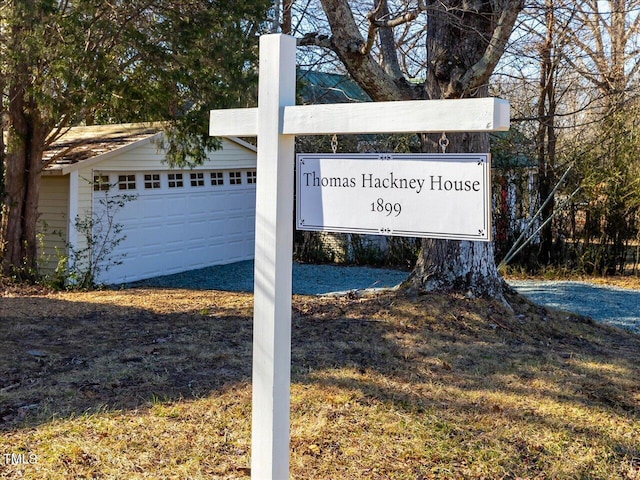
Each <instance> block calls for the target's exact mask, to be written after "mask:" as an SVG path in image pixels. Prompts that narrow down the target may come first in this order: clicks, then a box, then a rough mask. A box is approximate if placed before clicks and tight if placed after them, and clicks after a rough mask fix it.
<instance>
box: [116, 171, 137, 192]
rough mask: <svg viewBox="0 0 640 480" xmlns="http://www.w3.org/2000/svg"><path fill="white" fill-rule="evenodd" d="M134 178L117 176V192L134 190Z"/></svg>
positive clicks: (131, 176) (133, 176)
mask: <svg viewBox="0 0 640 480" xmlns="http://www.w3.org/2000/svg"><path fill="white" fill-rule="evenodd" d="M135 189H136V176H135V174H134V175H118V190H135Z"/></svg>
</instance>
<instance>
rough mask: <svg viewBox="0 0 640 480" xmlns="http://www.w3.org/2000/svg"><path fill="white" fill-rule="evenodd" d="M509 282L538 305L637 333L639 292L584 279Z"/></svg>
mask: <svg viewBox="0 0 640 480" xmlns="http://www.w3.org/2000/svg"><path fill="white" fill-rule="evenodd" d="M509 284H510V285H511V286H512V287H513V288H515V289H516V290H517V291H518V292H520V293H522V294H523V295H525V296H526V297H528V298H530V299H531V300H533V301H534V302H536V303H538V304H540V305H546V306H548V307H553V308H560V309H562V310H568V311H570V312H575V313H579V314H581V315H586V316H588V317H591V318H593V319H594V320H598V321H602V322H604V323H608V324H609V325H614V326H616V327H622V328H626V329H629V330H633V331H635V332H638V333H640V291H638V290H629V289H624V288H616V287H609V286H603V285H593V284H591V283H586V282H568V281H537V280H536V281H534V280H517V281H516V280H512V281H509Z"/></svg>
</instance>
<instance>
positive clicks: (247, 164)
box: [39, 124, 256, 284]
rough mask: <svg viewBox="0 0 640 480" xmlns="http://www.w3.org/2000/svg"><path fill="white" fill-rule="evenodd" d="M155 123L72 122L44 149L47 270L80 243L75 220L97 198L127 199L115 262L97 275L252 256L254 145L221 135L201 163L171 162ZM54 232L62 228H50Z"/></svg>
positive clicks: (129, 275) (160, 271) (118, 218)
mask: <svg viewBox="0 0 640 480" xmlns="http://www.w3.org/2000/svg"><path fill="white" fill-rule="evenodd" d="M162 135H163V134H162V132H160V131H159V127H157V126H155V127H154V126H149V125H140V124H127V125H110V126H95V127H77V128H74V129H71V130H70V131H69V132H68V133H67V134H65V136H63V137H62V138H61V139H60V140H58V141H57V142H55V144H53V145H52V147H50V148H49V149H48V150H47V153H46V155H48V156H56V157H57V159H56V160H55V161H54V162H53V163H52V164H51V165H50V167H48V168H47V170H46V171H45V172H44V175H43V178H42V183H41V192H40V202H39V209H40V214H41V225H43V232H44V233H45V254H46V256H48V257H50V259H51V260H50V264H49V267H51V266H52V263H53V261H54V260H55V258H54V257H55V255H53V252H54V251H55V250H56V247H57V249H58V251H60V250H61V249H65V248H66V245H67V243H68V244H70V245H72V246H74V248H75V249H76V250H78V249H79V248H83V247H84V246H85V245H83V243H84V244H86V240H85V239H84V236H83V235H81V234H79V233H78V231H77V230H76V228H75V222H76V218H86V217H87V216H88V215H94V218H100V217H101V215H100V213H101V210H104V208H105V207H104V205H105V199H107V198H114V197H117V196H121V195H130V196H134V197H135V199H134V200H131V201H127V202H124V206H123V207H122V208H121V209H119V210H118V211H117V212H116V215H115V223H117V224H119V225H121V226H122V233H121V234H120V236H121V237H122V236H124V237H125V238H124V240H123V241H121V242H120V243H119V244H118V245H117V246H116V247H115V250H114V251H113V252H112V254H111V255H110V257H111V260H112V261H113V260H117V259H119V260H120V261H121V262H122V263H121V264H119V265H113V264H112V263H113V262H112V261H111V262H108V263H110V267H109V269H108V270H106V271H105V270H104V269H103V270H101V272H100V274H99V277H98V278H96V281H97V282H99V283H104V284H117V283H124V282H132V281H136V280H142V279H145V278H151V277H155V276H160V275H167V274H171V273H178V272H183V271H187V270H193V269H197V268H203V267H207V266H211V265H219V264H225V263H231V262H236V261H241V260H248V259H251V258H253V255H254V238H255V231H254V229H255V185H256V151H255V148H254V147H253V146H252V145H250V144H248V143H246V142H244V141H242V140H240V139H228V138H227V139H223V140H222V149H221V150H216V151H211V152H209V154H208V159H207V161H206V162H205V164H204V165H201V166H198V167H195V168H193V169H189V168H185V169H170V168H169V167H168V166H167V164H166V163H165V162H164V158H165V154H164V151H163V150H162V148H161V147H160V146H161V140H162ZM59 233H61V235H60V234H59Z"/></svg>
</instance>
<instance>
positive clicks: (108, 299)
mask: <svg viewBox="0 0 640 480" xmlns="http://www.w3.org/2000/svg"><path fill="white" fill-rule="evenodd" d="M2 292H4V293H2ZM507 298H508V300H509V302H510V305H511V307H512V310H510V309H508V308H506V307H505V306H504V305H503V304H501V303H499V302H495V301H490V300H479V299H468V298H464V297H461V296H456V295H444V294H428V295H422V296H417V297H412V296H408V295H405V294H403V293H401V292H396V293H378V294H371V295H365V296H352V297H347V296H343V297H338V298H333V297H331V298H329V297H295V298H294V302H293V304H294V306H293V338H292V387H291V411H292V414H291V418H292V423H291V477H292V478H294V479H353V480H356V479H410V480H425V479H514V480H515V479H612V480H613V479H616V480H618V479H627V480H633V479H636V480H637V479H640V375H639V373H640V336H637V335H633V334H631V333H628V332H624V331H620V330H615V329H612V328H609V327H605V326H601V325H598V324H595V323H594V322H592V321H590V320H588V319H584V318H580V317H577V316H575V315H572V314H569V313H566V312H555V311H549V310H546V309H544V308H541V307H538V306H536V305H533V304H531V303H529V302H527V301H526V300H524V299H523V298H522V297H520V296H518V295H515V294H512V293H511V294H509V295H508V297H507ZM251 315H252V297H251V295H248V294H235V293H227V292H216V291H206V292H203V291H188V290H153V289H132V290H121V291H97V292H86V293H82V292H66V293H54V292H48V291H45V290H39V289H34V290H31V291H26V292H25V291H24V290H21V289H19V288H17V287H10V286H5V287H4V289H2V288H0V329H1V330H0V331H1V332H2V335H0V478H11V479H14V478H15V479H17V478H26V479H80V478H87V479H89V478H92V479H143V478H149V479H204V478H209V479H210V478H214V479H235V478H238V479H247V478H249V476H250V414H251V385H250V376H251V367H250V365H251Z"/></svg>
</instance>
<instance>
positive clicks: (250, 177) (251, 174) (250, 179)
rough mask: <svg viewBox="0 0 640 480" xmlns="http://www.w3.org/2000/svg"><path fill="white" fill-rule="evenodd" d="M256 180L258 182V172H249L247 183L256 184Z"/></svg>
mask: <svg viewBox="0 0 640 480" xmlns="http://www.w3.org/2000/svg"><path fill="white" fill-rule="evenodd" d="M256 180H257V176H256V171H255V170H249V171H247V183H249V184H252V183H256Z"/></svg>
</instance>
